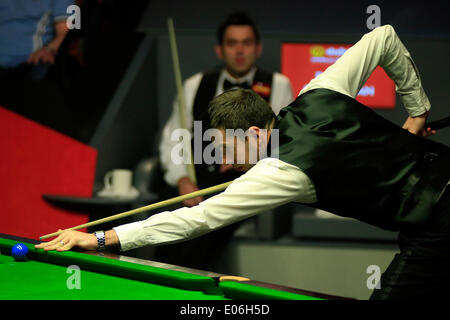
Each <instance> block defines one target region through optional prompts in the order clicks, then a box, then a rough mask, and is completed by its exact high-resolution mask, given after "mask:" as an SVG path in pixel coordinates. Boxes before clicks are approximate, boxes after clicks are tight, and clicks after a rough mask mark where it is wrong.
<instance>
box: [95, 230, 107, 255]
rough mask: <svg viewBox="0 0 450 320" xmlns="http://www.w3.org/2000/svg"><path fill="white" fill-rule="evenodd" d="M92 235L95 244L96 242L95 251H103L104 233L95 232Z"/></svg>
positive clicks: (104, 246) (104, 247)
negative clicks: (95, 239)
mask: <svg viewBox="0 0 450 320" xmlns="http://www.w3.org/2000/svg"><path fill="white" fill-rule="evenodd" d="M94 235H95V237H96V238H97V242H98V247H97V250H98V251H104V250H105V249H106V245H105V232H103V231H95V232H94Z"/></svg>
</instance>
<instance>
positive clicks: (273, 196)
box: [114, 158, 316, 251]
mask: <svg viewBox="0 0 450 320" xmlns="http://www.w3.org/2000/svg"><path fill="white" fill-rule="evenodd" d="M291 201H297V202H302V203H313V202H316V194H315V190H314V187H313V184H312V183H311V181H310V179H309V178H308V177H307V176H306V175H305V174H304V173H303V172H302V171H301V170H300V169H299V168H297V167H296V166H293V165H290V164H288V163H285V162H283V161H281V160H278V159H275V158H266V159H263V160H261V161H259V162H258V163H257V164H256V165H255V166H254V167H253V168H252V169H250V170H249V171H248V172H247V173H245V174H244V175H242V176H241V177H239V178H237V179H236V180H234V182H233V183H232V184H231V185H230V186H228V188H227V189H226V190H225V191H224V192H222V193H220V194H218V195H216V196H214V197H211V198H209V199H207V200H205V201H203V202H201V203H200V204H199V205H197V206H195V207H191V208H187V207H184V208H181V209H178V210H175V211H172V212H169V211H166V212H162V213H159V214H156V215H153V216H151V217H150V218H148V219H146V220H143V221H138V222H133V223H130V224H125V225H122V226H118V227H116V228H114V231H115V232H116V233H117V236H118V237H119V241H120V245H121V250H122V251H126V250H130V249H133V248H137V247H141V246H145V245H157V244H167V243H175V242H179V241H182V240H187V239H192V238H195V237H198V236H200V235H202V234H205V233H208V232H211V231H213V230H216V229H218V228H221V227H224V226H226V225H229V224H231V223H235V222H238V221H240V220H242V219H245V218H248V217H251V216H253V215H256V214H258V213H260V212H262V211H265V210H268V209H271V208H274V207H277V206H280V205H282V204H285V203H288V202H291Z"/></svg>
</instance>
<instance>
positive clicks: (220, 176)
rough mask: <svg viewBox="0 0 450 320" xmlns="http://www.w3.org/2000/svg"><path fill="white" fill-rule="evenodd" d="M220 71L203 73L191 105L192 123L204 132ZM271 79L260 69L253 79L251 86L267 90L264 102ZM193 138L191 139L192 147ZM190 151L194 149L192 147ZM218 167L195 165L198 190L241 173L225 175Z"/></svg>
mask: <svg viewBox="0 0 450 320" xmlns="http://www.w3.org/2000/svg"><path fill="white" fill-rule="evenodd" d="M221 71H222V67H220V68H215V69H213V70H212V71H209V72H205V73H204V74H203V77H202V80H201V82H200V85H199V87H198V89H197V93H196V95H195V99H194V105H193V115H194V121H202V131H203V132H204V131H206V130H207V129H208V128H209V127H210V125H209V123H210V122H209V115H208V105H209V102H210V101H211V100H212V99H213V98H214V97H215V94H216V90H217V85H218V83H217V82H218V81H219V77H220V73H221ZM272 77H273V74H272V73H270V72H267V71H264V70H261V69H259V68H258V69H257V70H256V73H255V76H254V78H253V85H258V84H263V85H264V86H265V88H266V89H269V94H268V95H264V96H263V95H262V97H263V98H264V99H266V101H269V100H270V95H271V93H272V90H271V87H272ZM193 142H194V138H193V139H192V146H193ZM209 143H210V142H208V141H207V142H204V143H203V146H202V150H204V148H205V147H206V145H208V144H209ZM192 150H194V148H193V147H192ZM219 168H220V165H217V164H213V165H207V164H205V163H202V164H196V165H195V172H196V175H197V185H198V186H199V187H200V188H206V187H210V186H213V185H216V184H219V183H223V182H228V181H231V180H234V179H235V178H237V177H239V176H240V175H241V174H242V173H239V172H236V171H232V170H231V171H228V172H226V173H220V172H219Z"/></svg>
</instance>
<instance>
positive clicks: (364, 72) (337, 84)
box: [299, 25, 431, 117]
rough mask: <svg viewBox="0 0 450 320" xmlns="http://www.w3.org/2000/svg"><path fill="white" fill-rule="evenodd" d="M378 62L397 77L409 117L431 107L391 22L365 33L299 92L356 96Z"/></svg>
mask: <svg viewBox="0 0 450 320" xmlns="http://www.w3.org/2000/svg"><path fill="white" fill-rule="evenodd" d="M378 65H379V66H381V67H382V68H383V69H384V70H385V71H386V73H387V75H388V76H389V77H390V78H391V79H392V80H394V82H395V89H396V92H397V93H398V94H399V95H400V98H401V99H402V102H403V105H404V106H405V108H406V110H407V112H408V113H409V115H410V116H413V117H414V116H419V115H421V114H423V113H425V112H426V111H428V110H430V107H431V105H430V102H429V100H428V98H427V96H426V94H425V91H424V89H423V87H422V83H421V80H420V75H419V72H418V70H417V68H416V66H415V64H414V62H413V60H412V58H411V55H410V53H409V52H408V50H407V49H406V48H405V46H404V45H403V43H402V42H401V41H400V39H399V37H398V36H397V34H396V33H395V30H394V28H393V27H392V26H390V25H385V26H382V27H378V28H376V29H374V30H373V31H371V32H369V33H367V34H365V35H364V36H363V37H362V38H361V40H359V41H358V42H357V43H356V44H355V45H353V46H352V47H351V48H349V49H348V50H347V51H346V52H345V53H344V54H343V55H342V56H341V57H340V58H339V59H338V60H337V61H336V62H335V63H334V64H333V65H331V66H329V67H328V68H327V69H326V70H325V72H323V73H322V74H320V75H319V76H317V77H316V78H315V79H313V80H311V81H310V83H309V84H308V85H307V86H306V87H305V88H303V90H301V91H300V94H303V93H305V92H307V91H309V90H312V89H317V88H327V89H330V90H334V91H337V92H340V93H342V94H345V95H348V96H351V97H353V98H355V97H356V95H357V94H358V92H359V90H360V89H361V87H362V86H363V85H364V83H365V82H366V81H367V79H368V78H369V76H370V75H371V73H372V72H373V70H374V69H375V68H376V67H377V66H378ZM300 94H299V95H300Z"/></svg>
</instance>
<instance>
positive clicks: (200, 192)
mask: <svg viewBox="0 0 450 320" xmlns="http://www.w3.org/2000/svg"><path fill="white" fill-rule="evenodd" d="M232 182H233V181H229V182H225V183H222V184H218V185H215V186H212V187H209V188H205V189H202V190H198V191H194V192H191V193H188V194H185V195H182V196H178V197H174V198H171V199H168V200H163V201H160V202H157V203H152V204H149V205H147V206H144V207H140V208H136V209H133V210H129V211H125V212H122V213H118V214H115V215H112V216H109V217H106V218H102V219H98V220H95V221H92V222H88V223H85V224H81V225H79V226H76V227H72V228H68V229H66V230H78V229H82V228H87V227H92V226H96V225H98V224H101V223H105V222H110V221H114V220H117V219H120V218H125V217H128V216H131V215H134V214H138V213H141V212H144V211H148V210H154V209H159V208H162V207H165V206H169V205H172V204H175V203H179V202H182V201H184V200H188V199H192V198H196V197H200V196H205V195H208V194H211V193H214V192H218V191H223V190H225V189H226V188H227V187H228V186H229V185H230V184H231V183H232ZM63 231H64V230H61V231H57V232H53V233H50V234H47V235H45V236H42V237H39V240H44V239H47V238H51V237H55V236H58V235H60V234H61V233H62V232H63Z"/></svg>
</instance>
